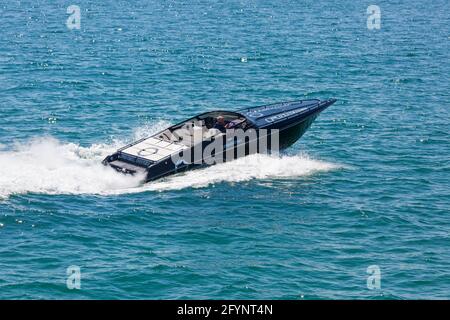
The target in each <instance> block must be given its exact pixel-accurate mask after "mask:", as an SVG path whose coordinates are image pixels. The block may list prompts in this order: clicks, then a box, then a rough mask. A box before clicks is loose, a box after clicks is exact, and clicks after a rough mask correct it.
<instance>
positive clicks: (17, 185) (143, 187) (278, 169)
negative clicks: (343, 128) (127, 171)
mask: <svg viewBox="0 0 450 320" xmlns="http://www.w3.org/2000/svg"><path fill="white" fill-rule="evenodd" d="M167 126H168V123H167V122H162V121H160V122H158V123H156V124H153V125H146V126H143V127H139V128H137V129H136V130H135V132H134V135H133V137H132V138H133V139H138V138H142V137H144V136H148V135H151V134H152V133H154V132H155V131H157V130H160V129H161V128H164V127H167ZM130 141H131V139H130ZM127 142H129V141H119V140H117V141H113V142H112V143H109V144H94V145H91V146H89V147H83V146H80V145H78V144H75V143H64V142H62V141H59V140H58V139H55V138H52V137H40V138H34V139H31V140H30V141H28V142H25V143H16V144H15V146H14V147H13V148H12V149H10V150H7V148H6V147H5V146H4V145H2V146H0V198H3V199H4V198H8V197H10V196H11V195H14V194H26V193H40V194H51V195H56V194H92V195H117V194H125V193H137V192H145V191H166V190H179V189H184V188H191V187H192V188H201V187H207V186H209V185H212V184H215V183H221V182H242V181H249V180H252V179H271V178H295V177H300V176H307V175H310V174H313V173H315V172H319V171H329V170H333V169H336V168H338V167H339V166H338V165H336V164H332V163H328V162H323V161H319V160H314V159H310V158H309V157H308V156H305V155H296V156H281V157H277V156H269V155H252V156H249V157H245V158H241V159H238V160H235V161H232V162H228V163H224V164H219V165H216V166H212V167H207V168H203V169H199V170H193V171H190V172H186V173H183V174H177V175H174V176H171V177H168V178H166V179H163V180H159V181H155V182H151V183H148V184H143V179H144V177H143V176H127V175H123V174H120V173H118V172H116V171H115V170H113V169H111V168H109V167H105V166H103V165H102V164H101V161H102V160H103V159H104V158H105V157H106V156H107V155H108V154H111V153H113V152H114V151H115V150H116V149H117V148H119V147H121V146H123V145H124V144H125V143H127Z"/></svg>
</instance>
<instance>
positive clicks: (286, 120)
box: [103, 99, 336, 182]
mask: <svg viewBox="0 0 450 320" xmlns="http://www.w3.org/2000/svg"><path fill="white" fill-rule="evenodd" d="M335 102H336V99H328V100H318V99H309V100H299V101H290V102H282V103H276V104H270V105H265V106H259V107H252V108H246V109H242V110H238V111H223V110H217V111H209V112H205V113H202V114H199V115H197V116H195V117H193V118H190V119H187V120H185V121H183V122H180V123H178V124H175V125H173V126H171V127H169V128H167V129H164V130H162V131H160V132H157V133H155V134H153V135H152V136H150V137H146V138H143V139H140V140H138V141H136V142H133V143H131V144H129V145H126V146H124V147H123V148H120V149H119V150H117V151H116V152H115V153H114V154H112V155H109V156H107V157H106V158H105V159H104V160H103V164H104V165H107V166H110V167H112V168H114V169H116V170H117V171H119V172H122V173H125V174H132V175H134V174H142V175H143V176H144V177H145V182H149V181H152V180H156V179H159V178H161V177H165V176H167V175H170V174H174V173H177V172H182V171H185V170H190V169H194V168H198V167H202V166H207V165H213V164H217V163H222V162H226V161H231V160H234V159H237V158H240V157H244V156H247V155H249V154H254V153H271V154H273V153H277V152H278V151H280V150H282V149H285V148H287V147H289V146H290V145H292V144H293V143H295V142H296V141H297V140H298V139H299V138H300V137H301V136H302V135H303V134H304V133H305V132H306V130H308V128H309V127H310V126H311V124H312V122H313V121H314V120H315V119H316V118H317V116H318V115H319V114H320V113H321V112H322V111H323V110H325V109H326V108H327V107H329V106H330V105H332V104H333V103H335Z"/></svg>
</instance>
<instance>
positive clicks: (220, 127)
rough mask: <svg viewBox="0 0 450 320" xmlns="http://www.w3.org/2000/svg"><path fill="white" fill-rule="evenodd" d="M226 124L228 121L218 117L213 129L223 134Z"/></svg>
mask: <svg viewBox="0 0 450 320" xmlns="http://www.w3.org/2000/svg"><path fill="white" fill-rule="evenodd" d="M228 123H229V121H226V120H225V118H224V117H223V116H218V117H217V119H216V124H215V125H214V129H218V130H220V132H225V130H226V128H227V124H228Z"/></svg>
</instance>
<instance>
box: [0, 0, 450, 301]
mask: <svg viewBox="0 0 450 320" xmlns="http://www.w3.org/2000/svg"><path fill="white" fill-rule="evenodd" d="M371 4H376V5H378V6H379V7H380V9H381V29H379V30H368V28H367V24H366V21H367V17H368V15H367V13H366V10H367V7H368V6H369V5H371ZM69 5H78V6H79V7H80V9H81V29H80V30H76V29H74V30H69V29H68V28H67V27H66V19H67V18H68V16H69V14H67V13H66V9H67V7H68V6H69ZM449 12H450V5H449V2H448V1H446V0H436V1H418V0H414V1H377V2H375V3H372V2H368V1H350V0H345V1H294V0H286V1H244V0H243V1H197V0H194V1H184V2H183V1H86V0H70V1H9V2H6V1H3V2H1V4H0V16H1V20H0V21H1V32H0V243H1V245H0V298H3V299H5V298H21V299H23V298H39V299H41V298H46V299H61V298H62V299H78V298H81V299H108V298H113V299H116V298H132V299H135V298H138V299H143V298H150V299H178V298H188V299H190V298H198V299H202V298H215V299H217V298H239V299H241V298H248V299H261V298H269V299H270V298H275V299H279V298H285V299H324V298H325V299H326V298H343V299H355V298H356V299H386V298H388V299H389V298H395V299H410V298H427V299H436V298H450V212H449V208H450V139H449V127H450V126H449V125H450V111H449V108H450V103H449V102H450V101H449V100H450V81H449V74H450V66H449V61H450V59H449V58H450V54H449V52H450V14H449ZM329 97H335V98H337V99H338V102H337V103H336V104H335V105H333V106H332V107H331V108H329V109H327V110H326V111H325V112H324V113H323V114H322V115H321V116H320V117H319V118H318V119H317V120H316V122H315V123H314V124H313V126H312V127H311V128H310V130H309V131H308V132H307V133H306V135H305V136H304V137H303V138H302V139H301V140H299V142H297V143H296V144H295V145H294V146H293V147H292V148H290V149H289V150H287V154H285V155H283V156H282V157H281V158H271V157H268V156H259V157H257V156H255V157H252V158H250V159H246V160H239V161H236V162H233V163H228V164H224V165H218V166H215V167H211V168H207V169H204V170H198V171H194V172H190V173H186V174H183V175H178V176H174V177H171V178H167V179H165V180H162V181H158V182H154V183H150V184H148V185H141V184H140V182H139V181H138V180H137V179H135V178H131V177H125V176H122V175H119V174H117V173H115V172H112V171H111V170H109V169H107V168H104V167H102V166H101V164H100V161H101V160H102V158H103V157H104V156H105V155H106V154H108V153H110V152H112V151H114V150H115V149H116V148H117V147H119V146H122V145H123V144H125V143H127V142H130V141H133V140H134V139H136V138H138V137H142V136H146V135H148V134H150V133H151V132H154V131H156V130H157V129H160V128H163V127H164V126H167V125H168V124H171V123H175V122H177V121H180V120H183V119H185V118H187V117H190V116H192V115H195V114H197V113H200V112H204V111H208V110H213V109H218V108H220V109H231V110H233V109H239V108H243V107H249V106H256V105H261V104H265V103H273V102H279V101H284V100H293V99H302V98H322V99H325V98H329ZM72 265H75V266H79V267H80V270H81V289H80V290H76V289H75V290H70V289H68V288H67V286H66V279H67V274H66V270H67V268H68V267H69V266H72ZM372 265H376V266H378V267H379V268H380V270H381V288H380V289H374V290H369V289H368V288H367V277H368V276H369V275H368V274H367V268H368V267H369V266H372Z"/></svg>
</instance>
